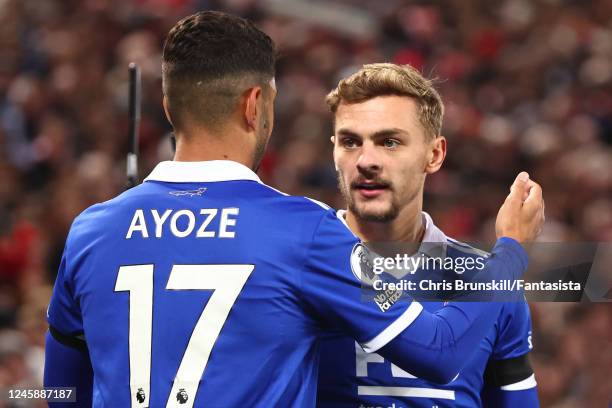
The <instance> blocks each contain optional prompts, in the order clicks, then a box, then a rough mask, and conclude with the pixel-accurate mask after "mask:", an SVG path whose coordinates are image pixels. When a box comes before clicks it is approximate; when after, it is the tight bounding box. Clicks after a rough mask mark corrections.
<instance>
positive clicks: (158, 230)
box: [151, 210, 172, 238]
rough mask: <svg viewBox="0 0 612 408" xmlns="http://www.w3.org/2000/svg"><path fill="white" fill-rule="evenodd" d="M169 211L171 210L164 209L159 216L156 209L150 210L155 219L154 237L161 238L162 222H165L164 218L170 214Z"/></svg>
mask: <svg viewBox="0 0 612 408" xmlns="http://www.w3.org/2000/svg"><path fill="white" fill-rule="evenodd" d="M171 212H172V210H166V211H164V213H163V214H162V216H161V217H160V216H159V213H158V212H157V210H151V214H153V220H154V221H155V237H156V238H161V236H162V226H163V225H164V222H166V220H167V219H168V217H169V216H170V213H171Z"/></svg>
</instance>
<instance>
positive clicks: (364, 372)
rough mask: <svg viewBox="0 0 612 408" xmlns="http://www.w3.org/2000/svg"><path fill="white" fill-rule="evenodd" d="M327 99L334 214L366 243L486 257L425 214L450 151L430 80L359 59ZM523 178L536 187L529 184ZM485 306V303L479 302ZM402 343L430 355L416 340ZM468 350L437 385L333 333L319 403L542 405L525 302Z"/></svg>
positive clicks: (510, 308)
mask: <svg viewBox="0 0 612 408" xmlns="http://www.w3.org/2000/svg"><path fill="white" fill-rule="evenodd" d="M327 103H328V105H329V107H330V109H331V111H332V112H333V114H334V136H333V137H332V141H333V143H334V160H335V165H336V169H337V171H338V181H339V185H340V189H341V191H342V194H343V196H344V198H345V200H346V203H347V208H348V209H347V210H346V211H340V212H338V215H339V216H340V217H342V218H344V219H345V221H346V222H347V224H348V226H349V227H350V228H351V230H352V231H353V232H354V233H355V234H356V235H357V237H359V238H360V239H361V240H362V241H364V242H370V243H376V242H388V241H395V242H397V241H400V242H406V243H416V245H413V250H414V253H410V254H408V255H413V256H425V257H443V258H444V259H448V258H454V259H457V258H460V257H461V258H464V259H465V258H477V257H481V259H482V258H486V257H487V256H488V254H486V253H485V252H483V251H479V250H478V249H474V248H472V247H470V246H468V245H466V244H464V243H461V242H458V241H456V240H454V239H452V238H450V237H447V236H446V235H445V234H444V232H443V231H441V230H440V229H439V228H438V227H436V225H435V224H434V222H433V220H432V219H431V217H430V216H429V215H428V214H427V213H426V212H424V211H423V187H424V183H425V179H426V177H427V175H428V174H433V173H435V172H436V171H438V170H439V169H440V167H441V166H442V163H443V161H444V157H445V155H446V140H445V138H444V137H442V136H441V127H442V116H443V112H444V106H443V103H442V100H441V98H440V96H439V94H438V93H437V91H436V90H435V89H434V87H433V86H432V84H431V82H430V81H428V80H427V79H425V78H424V77H423V76H422V75H421V74H420V73H419V72H417V71H416V70H415V69H413V68H412V67H410V66H407V65H404V66H400V65H395V64H386V63H382V64H370V65H365V66H364V67H363V68H362V69H361V70H360V71H358V72H357V73H355V74H353V75H351V76H349V77H347V78H345V79H343V80H341V81H340V83H339V85H338V87H337V88H336V89H334V90H333V91H332V92H331V93H330V94H329V95H328V97H327ZM528 183H529V184H530V185H532V186H533V188H535V189H538V190H539V187H538V186H537V184H536V183H535V182H533V181H528ZM421 243H436V245H429V246H428V245H422V244H421ZM408 246H409V245H408ZM460 272H463V271H460ZM417 273H419V272H417ZM420 273H427V270H422V271H420ZM455 276H457V277H460V275H455ZM425 278H426V276H425ZM475 304H476V303H475ZM490 305H491V304H490V303H485V302H483V303H481V307H483V308H488V307H490ZM423 307H424V308H425V310H428V311H430V312H431V313H436V312H437V311H440V310H444V303H443V300H440V301H432V302H423ZM407 347H409V348H413V349H414V350H419V351H420V352H422V353H428V352H429V351H428V349H427V347H422V345H416V344H412V345H411V344H408V345H407ZM472 347H473V352H472V353H471V354H470V355H469V356H467V355H466V356H465V361H464V364H463V367H462V369H461V371H460V373H459V375H458V376H456V377H454V378H452V381H450V382H449V383H448V384H439V383H434V382H431V381H427V380H426V379H422V378H419V377H418V376H417V375H415V374H416V373H413V372H410V370H407V371H405V370H402V369H401V368H399V367H397V366H396V365H394V364H392V363H391V362H390V361H388V360H387V359H385V358H384V357H383V356H380V355H378V354H376V353H369V354H368V353H366V352H365V351H364V350H363V348H362V347H361V346H360V345H359V344H356V343H355V342H354V341H353V340H352V339H349V338H347V337H346V336H342V335H330V336H329V337H327V338H326V339H325V341H323V343H322V356H321V367H320V371H319V390H318V405H319V406H321V407H393V408H400V407H404V408H405V407H423V408H432V407H480V406H487V407H517V406H521V407H525V408H527V407H537V406H538V397H537V390H536V381H535V377H534V374H533V371H532V369H531V366H530V364H529V359H528V353H529V352H530V350H531V348H532V344H531V319H530V315H529V308H528V305H527V303H526V302H524V301H520V302H505V303H503V305H502V306H501V307H499V308H498V309H496V317H495V319H493V320H491V321H490V325H489V328H488V330H487V333H486V335H485V337H484V338H482V339H480V340H479V341H478V342H475V343H474V344H473V345H472ZM441 364H444V362H441Z"/></svg>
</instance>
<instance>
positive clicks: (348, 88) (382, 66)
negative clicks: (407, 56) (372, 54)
mask: <svg viewBox="0 0 612 408" xmlns="http://www.w3.org/2000/svg"><path fill="white" fill-rule="evenodd" d="M386 95H398V96H407V97H410V98H413V99H414V101H415V102H416V103H417V107H418V116H419V120H420V121H421V124H422V125H423V128H424V129H425V133H426V135H427V136H429V137H431V138H434V137H437V136H439V135H440V133H441V131H442V116H443V115H444V104H443V103H442V98H440V94H438V92H437V91H436V90H435V89H434V87H433V81H431V80H428V79H426V78H425V77H423V75H421V74H420V73H419V72H418V71H417V70H416V69H414V68H413V67H411V66H410V65H397V64H391V63H378V64H366V65H364V66H363V67H362V68H361V69H360V70H359V71H357V72H356V73H354V74H353V75H351V76H349V77H348V78H344V79H342V80H341V81H340V82H339V83H338V86H337V87H336V88H335V89H334V90H333V91H331V92H330V93H329V94H328V95H327V97H326V98H325V102H327V105H328V106H329V109H330V110H331V111H332V113H334V114H335V113H336V111H337V110H338V106H339V105H340V104H341V103H343V102H344V103H349V104H351V103H360V102H364V101H367V100H369V99H372V98H375V97H377V96H386Z"/></svg>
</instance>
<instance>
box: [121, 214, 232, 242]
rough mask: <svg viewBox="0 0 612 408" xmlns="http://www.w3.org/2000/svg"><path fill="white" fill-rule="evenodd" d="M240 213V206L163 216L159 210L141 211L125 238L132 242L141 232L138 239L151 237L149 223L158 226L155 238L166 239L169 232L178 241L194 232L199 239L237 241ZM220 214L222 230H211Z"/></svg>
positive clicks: (135, 215)
mask: <svg viewBox="0 0 612 408" xmlns="http://www.w3.org/2000/svg"><path fill="white" fill-rule="evenodd" d="M239 212H240V209H239V208H236V207H232V208H222V209H221V211H219V209H218V208H202V209H200V210H199V211H196V212H194V211H192V210H187V209H182V210H165V211H164V212H163V213H161V215H160V211H158V210H155V209H152V210H150V213H149V212H147V213H145V211H144V210H142V209H138V210H136V211H134V215H133V216H132V221H131V223H130V226H129V228H128V231H127V233H126V235H125V239H131V238H132V237H133V236H135V235H134V234H135V233H140V237H138V236H137V235H136V237H138V238H149V230H148V226H147V220H148V222H149V223H151V222H152V223H153V225H155V238H162V237H163V235H164V233H168V232H170V233H171V234H172V235H174V236H175V237H177V238H186V237H189V236H193V235H194V231H195V238H215V237H219V238H235V237H236V231H234V227H236V222H237V221H238V214H239ZM219 213H221V216H220V219H219V227H218V229H217V230H216V231H215V230H212V229H207V228H209V226H210V224H211V223H212V221H213V220H214V219H215V218H216V217H217V216H218V215H219ZM196 214H197V215H196ZM149 217H151V218H152V220H151V219H149ZM168 220H170V221H169V222H168ZM168 224H169V225H168ZM196 226H198V228H197V230H196Z"/></svg>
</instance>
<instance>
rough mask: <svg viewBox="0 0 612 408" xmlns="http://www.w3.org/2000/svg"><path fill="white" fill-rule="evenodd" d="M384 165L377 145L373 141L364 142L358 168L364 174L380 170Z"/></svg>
mask: <svg viewBox="0 0 612 408" xmlns="http://www.w3.org/2000/svg"><path fill="white" fill-rule="evenodd" d="M381 168H382V166H381V163H380V158H379V157H378V154H377V152H376V149H375V147H374V146H373V145H372V144H371V143H364V144H363V145H362V147H361V152H360V154H359V158H358V159H357V169H358V170H359V172H360V173H362V174H364V175H368V174H376V173H378V172H380V170H381Z"/></svg>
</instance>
